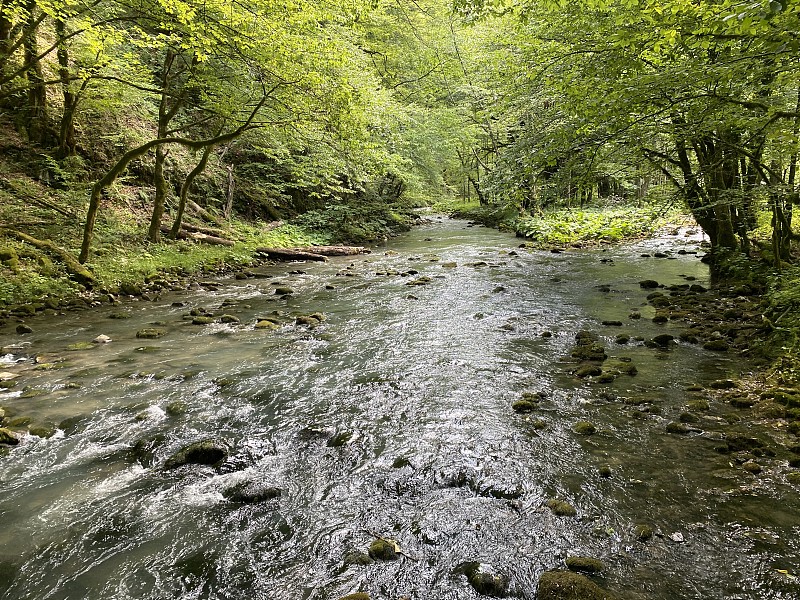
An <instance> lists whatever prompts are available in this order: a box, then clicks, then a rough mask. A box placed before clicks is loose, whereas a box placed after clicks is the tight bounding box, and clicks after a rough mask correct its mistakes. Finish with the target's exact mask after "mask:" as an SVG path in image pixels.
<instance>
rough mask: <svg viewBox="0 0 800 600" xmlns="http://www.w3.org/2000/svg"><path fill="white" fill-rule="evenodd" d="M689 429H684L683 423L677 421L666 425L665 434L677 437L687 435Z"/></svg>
mask: <svg viewBox="0 0 800 600" xmlns="http://www.w3.org/2000/svg"><path fill="white" fill-rule="evenodd" d="M689 431H690V429H689V428H688V427H686V425H684V424H683V423H678V422H677V421H672V422H671V423H668V424H667V433H677V434H679V435H686V434H688V433H689Z"/></svg>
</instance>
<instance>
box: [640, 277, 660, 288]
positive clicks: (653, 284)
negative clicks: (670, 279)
mask: <svg viewBox="0 0 800 600" xmlns="http://www.w3.org/2000/svg"><path fill="white" fill-rule="evenodd" d="M639 287H640V288H642V289H643V290H652V289H655V288H657V287H658V282H657V281H655V280H654V279H645V280H644V281H640V282H639Z"/></svg>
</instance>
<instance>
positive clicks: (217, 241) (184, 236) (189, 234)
mask: <svg viewBox="0 0 800 600" xmlns="http://www.w3.org/2000/svg"><path fill="white" fill-rule="evenodd" d="M161 231H162V232H164V233H169V232H170V228H169V227H167V226H166V225H162V226H161ZM178 239H179V240H194V241H196V242H202V243H204V244H212V245H214V246H233V245H234V243H235V242H233V241H232V240H226V239H225V238H221V237H217V236H214V235H207V234H205V233H196V232H194V231H186V230H185V229H181V230H180V231H179V232H178Z"/></svg>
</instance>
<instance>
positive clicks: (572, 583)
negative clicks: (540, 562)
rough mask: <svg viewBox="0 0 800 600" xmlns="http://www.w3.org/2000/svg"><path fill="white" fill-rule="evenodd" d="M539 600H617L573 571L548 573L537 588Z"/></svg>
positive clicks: (543, 574)
mask: <svg viewBox="0 0 800 600" xmlns="http://www.w3.org/2000/svg"><path fill="white" fill-rule="evenodd" d="M536 598H537V600H615V599H616V596H614V595H613V594H611V593H610V592H607V591H606V590H604V589H603V588H601V587H600V586H599V585H597V584H596V583H595V582H594V581H592V580H591V579H589V578H588V577H586V576H585V575H581V574H579V573H573V572H572V571H546V572H545V573H542V576H541V577H540V578H539V583H538V584H537V586H536Z"/></svg>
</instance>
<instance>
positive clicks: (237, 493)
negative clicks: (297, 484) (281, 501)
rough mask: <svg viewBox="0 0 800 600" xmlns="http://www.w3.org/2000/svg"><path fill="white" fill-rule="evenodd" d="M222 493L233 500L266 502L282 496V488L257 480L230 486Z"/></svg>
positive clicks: (250, 502) (248, 502) (245, 502)
mask: <svg viewBox="0 0 800 600" xmlns="http://www.w3.org/2000/svg"><path fill="white" fill-rule="evenodd" d="M222 495H223V496H225V497H226V498H227V499H228V500H230V501H231V502H237V503H239V504H256V503H258V502H266V501H267V500H273V499H274V498H280V496H281V489H280V488H277V487H274V486H270V485H266V484H264V483H260V482H257V481H246V482H244V483H240V484H239V485H235V486H233V487H231V488H228V489H227V490H225V491H224V492H222Z"/></svg>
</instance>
